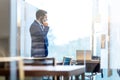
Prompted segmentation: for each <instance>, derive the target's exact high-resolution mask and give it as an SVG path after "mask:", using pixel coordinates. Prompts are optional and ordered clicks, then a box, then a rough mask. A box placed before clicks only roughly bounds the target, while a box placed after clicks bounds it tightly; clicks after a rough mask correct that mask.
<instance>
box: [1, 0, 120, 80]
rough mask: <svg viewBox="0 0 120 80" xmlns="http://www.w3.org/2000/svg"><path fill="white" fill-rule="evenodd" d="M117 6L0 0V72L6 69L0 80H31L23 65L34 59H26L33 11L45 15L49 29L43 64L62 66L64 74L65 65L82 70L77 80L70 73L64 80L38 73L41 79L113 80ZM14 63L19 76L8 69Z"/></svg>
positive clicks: (119, 69)
mask: <svg viewBox="0 0 120 80" xmlns="http://www.w3.org/2000/svg"><path fill="white" fill-rule="evenodd" d="M119 4H120V1H119V0H0V68H1V67H3V65H4V66H5V67H6V66H10V71H9V74H8V72H7V71H4V69H0V71H1V73H0V80H18V78H20V80H22V79H23V77H24V78H25V79H24V80H36V79H33V78H34V77H33V76H31V75H32V74H29V72H27V71H24V60H32V61H36V59H39V58H32V57H31V46H32V43H31V40H32V39H31V36H30V26H31V24H32V22H33V21H34V20H36V16H35V14H36V11H37V10H38V9H43V10H46V11H47V15H48V21H47V22H48V23H49V24H48V25H49V26H50V29H49V32H48V35H47V37H48V42H49V46H48V52H49V54H48V56H47V57H46V58H47V60H53V62H54V63H53V64H54V65H52V66H54V67H55V66H56V65H60V66H61V65H62V68H63V66H66V65H67V66H69V68H70V70H71V69H72V67H71V66H76V68H75V69H78V67H77V66H82V68H81V73H80V72H78V74H80V75H81V76H80V77H77V76H78V74H77V73H76V74H74V73H73V74H72V73H71V75H69V76H71V77H69V78H68V77H67V78H64V77H66V76H64V74H63V75H62V77H61V76H60V78H59V79H58V77H56V76H52V77H51V75H49V76H48V75H47V77H46V74H45V75H43V74H42V77H43V76H44V77H45V79H42V80H54V79H55V80H77V79H78V78H79V79H78V80H119V79H120V64H119V63H120V62H119V61H120V49H119V47H120V10H119V9H118V8H119V7H120V5H119ZM13 57H14V58H13ZM18 57H19V58H18ZM66 57H68V58H66ZM40 59H41V58H40ZM42 59H45V58H42ZM13 60H17V61H18V63H17V62H12V61H13ZM64 60H65V61H68V63H66V62H65V63H64ZM6 61H7V62H9V61H10V64H6ZM38 61H39V60H38ZM3 62H5V64H3ZM36 62H37V61H36ZM36 62H35V63H36ZM35 63H34V62H33V63H32V64H31V63H30V64H29V66H30V65H33V64H34V65H36V64H35ZM39 63H40V62H39ZM16 64H18V66H20V67H19V69H20V71H19V72H20V73H18V74H19V77H18V76H17V70H13V67H14V69H17V66H16ZM22 64H23V65H22ZM25 64H27V63H25ZM27 65H28V64H27ZM39 66H41V64H39ZM50 66H51V65H50ZM54 67H52V68H51V69H54ZM29 68H30V67H28V66H27V67H26V68H25V69H26V70H28V69H29ZM42 68H43V67H42ZM22 69H23V70H22ZM62 70H64V69H62ZM79 70H80V69H79ZM2 71H3V72H6V74H2ZM22 71H23V72H22ZM57 73H58V72H57ZM7 74H8V75H9V77H8V76H7V77H6V75H7ZM15 75H16V76H15ZM26 75H29V76H26ZM33 75H35V74H34V72H33ZM56 75H57V74H56ZM75 75H77V76H75ZM21 76H22V78H21ZM37 76H38V75H37ZM40 76H41V75H40ZM67 76H68V75H67ZM83 77H84V78H83ZM76 78H77V79H76ZM37 80H40V79H37Z"/></svg>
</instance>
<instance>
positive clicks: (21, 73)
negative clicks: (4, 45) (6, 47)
mask: <svg viewBox="0 0 120 80" xmlns="http://www.w3.org/2000/svg"><path fill="white" fill-rule="evenodd" d="M13 61H17V62H18V69H19V80H24V69H23V60H22V58H21V57H0V62H9V63H10V62H13ZM3 70H4V68H3ZM16 76H17V75H16Z"/></svg>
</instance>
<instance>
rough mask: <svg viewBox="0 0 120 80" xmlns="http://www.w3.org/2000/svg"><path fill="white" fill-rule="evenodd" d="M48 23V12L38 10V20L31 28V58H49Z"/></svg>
mask: <svg viewBox="0 0 120 80" xmlns="http://www.w3.org/2000/svg"><path fill="white" fill-rule="evenodd" d="M46 21H47V12H46V11H44V10H38V11H37V12H36V20H35V21H34V22H33V23H32V24H31V26H30V34H31V40H32V41H31V42H32V46H31V57H47V56H48V39H47V33H48V31H49V27H48V23H47V22H46Z"/></svg>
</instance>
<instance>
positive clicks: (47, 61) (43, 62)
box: [23, 57, 56, 80]
mask: <svg viewBox="0 0 120 80" xmlns="http://www.w3.org/2000/svg"><path fill="white" fill-rule="evenodd" d="M23 60H24V65H38V66H50V65H52V66H55V65H56V61H55V58H54V57H30V58H23ZM45 77H46V78H47V80H50V76H45ZM45 77H42V79H44V78H45ZM52 79H53V80H55V77H52Z"/></svg>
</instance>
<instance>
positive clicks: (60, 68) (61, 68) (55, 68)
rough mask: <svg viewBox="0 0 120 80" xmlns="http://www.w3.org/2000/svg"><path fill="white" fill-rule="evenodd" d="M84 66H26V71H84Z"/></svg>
mask: <svg viewBox="0 0 120 80" xmlns="http://www.w3.org/2000/svg"><path fill="white" fill-rule="evenodd" d="M84 68H85V66H84V65H81V66H79V65H73V66H72V65H71V66H70V65H61V66H60V65H56V66H25V67H24V70H25V71H29V70H37V71H38V70H40V71H72V70H75V69H76V70H77V69H84Z"/></svg>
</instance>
